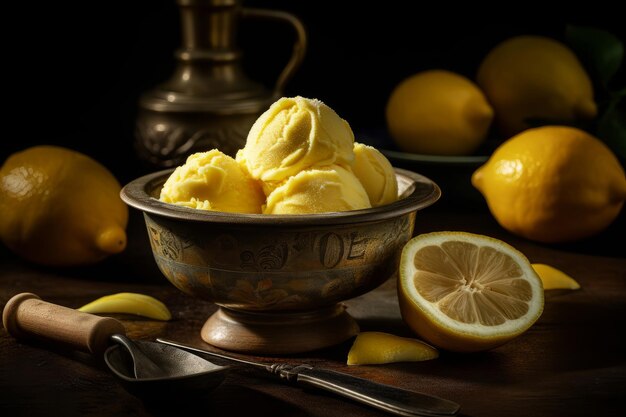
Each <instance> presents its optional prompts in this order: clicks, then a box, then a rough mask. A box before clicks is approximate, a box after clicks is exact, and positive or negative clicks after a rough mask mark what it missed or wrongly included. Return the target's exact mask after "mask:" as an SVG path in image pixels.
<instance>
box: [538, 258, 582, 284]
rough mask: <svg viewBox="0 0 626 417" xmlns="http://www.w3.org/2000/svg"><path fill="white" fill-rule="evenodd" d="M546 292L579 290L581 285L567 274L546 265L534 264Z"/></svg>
mask: <svg viewBox="0 0 626 417" xmlns="http://www.w3.org/2000/svg"><path fill="white" fill-rule="evenodd" d="M532 266H533V269H534V270H535V272H536V273H537V275H539V278H541V282H542V284H543V289H544V290H577V289H579V288H580V284H579V283H578V282H576V281H575V280H574V278H572V277H570V276H569V275H567V274H566V273H565V272H563V271H560V270H558V269H556V268H555V267H553V266H550V265H546V264H532Z"/></svg>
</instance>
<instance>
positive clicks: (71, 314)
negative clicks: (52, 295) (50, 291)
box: [2, 293, 126, 356]
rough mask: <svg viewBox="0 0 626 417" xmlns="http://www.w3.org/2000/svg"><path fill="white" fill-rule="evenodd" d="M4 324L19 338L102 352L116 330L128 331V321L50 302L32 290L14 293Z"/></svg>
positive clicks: (3, 317) (90, 351)
mask: <svg viewBox="0 0 626 417" xmlns="http://www.w3.org/2000/svg"><path fill="white" fill-rule="evenodd" d="M2 323H3V324H4V328H5V329H6V330H7V332H9V334H10V335H12V336H13V337H15V338H18V339H34V340H38V341H41V342H46V343H54V344H55V345H60V346H64V347H69V348H71V349H76V350H80V351H83V352H88V353H92V354H94V355H98V356H101V355H102V354H103V353H104V351H105V349H106V348H107V347H108V346H109V345H110V344H111V342H110V341H109V339H110V337H111V336H112V335H114V334H125V333H126V331H125V329H124V325H123V324H122V323H121V322H119V321H118V320H115V319H113V318H111V317H100V316H96V315H93V314H89V313H83V312H80V311H78V310H74V309H72V308H67V307H63V306H60V305H56V304H52V303H48V302H46V301H43V300H41V299H40V298H39V297H38V296H37V295H35V294H32V293H21V294H17V295H15V296H13V298H11V299H10V300H9V301H8V302H7V304H6V306H5V307H4V311H3V313H2Z"/></svg>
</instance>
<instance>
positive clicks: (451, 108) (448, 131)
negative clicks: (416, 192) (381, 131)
mask: <svg viewBox="0 0 626 417" xmlns="http://www.w3.org/2000/svg"><path fill="white" fill-rule="evenodd" d="M386 118H387V126H388V129H389V133H390V135H391V137H392V138H393V140H394V142H395V143H396V145H397V146H398V148H400V149H401V150H403V151H405V152H413V153H421V154H432V155H467V154H471V153H472V152H474V151H475V150H476V149H477V148H478V147H479V146H480V144H481V143H482V142H483V141H484V140H485V139H486V137H487V133H488V130H489V126H490V125H491V121H492V119H493V110H492V108H491V106H490V105H489V103H488V102H487V99H486V98H485V96H484V94H483V93H482V91H480V89H479V88H478V86H476V85H475V84H474V83H473V82H472V81H471V80H469V79H467V78H465V77H463V76H461V75H459V74H455V73H453V72H450V71H444V70H430V71H424V72H420V73H418V74H415V75H413V76H412V77H409V78H407V79H406V80H404V81H402V82H401V83H400V84H398V86H397V87H396V88H395V89H394V90H393V92H392V93H391V96H390V97H389V100H388V102H387V109H386Z"/></svg>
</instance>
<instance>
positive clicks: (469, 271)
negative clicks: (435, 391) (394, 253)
mask: <svg viewBox="0 0 626 417" xmlns="http://www.w3.org/2000/svg"><path fill="white" fill-rule="evenodd" d="M399 277H400V278H399V280H398V299H399V302H400V311H401V313H402V318H403V319H404V321H405V322H406V323H407V324H408V325H409V327H411V328H412V329H413V330H414V331H415V332H416V333H417V334H418V335H419V336H420V337H421V338H423V339H424V340H426V341H427V342H429V343H431V344H432V345H434V346H437V347H439V348H443V349H447V350H452V351H460V352H472V351H480V350H486V349H491V348H494V347H496V346H499V345H502V344H504V343H506V342H508V341H510V340H512V339H514V338H515V337H517V336H519V335H520V334H522V333H524V332H525V331H526V330H528V328H530V326H532V325H533V323H535V321H536V320H537V319H538V318H539V316H540V315H541V312H542V311H543V304H544V298H543V287H542V284H541V280H540V278H539V276H538V275H537V273H536V272H535V271H534V269H533V268H532V266H531V264H530V262H529V261H528V259H527V258H526V257H525V256H524V255H523V254H522V253H521V252H519V251H517V250H516V249H515V248H513V247H511V246H510V245H508V244H507V243H505V242H502V241H500V240H497V239H493V238H491V237H488V236H483V235H476V234H471V233H464V232H437V233H428V234H423V235H419V236H417V237H415V238H413V239H411V240H410V241H409V242H408V243H407V244H406V245H405V246H404V248H403V250H402V256H401V260H400V270H399Z"/></svg>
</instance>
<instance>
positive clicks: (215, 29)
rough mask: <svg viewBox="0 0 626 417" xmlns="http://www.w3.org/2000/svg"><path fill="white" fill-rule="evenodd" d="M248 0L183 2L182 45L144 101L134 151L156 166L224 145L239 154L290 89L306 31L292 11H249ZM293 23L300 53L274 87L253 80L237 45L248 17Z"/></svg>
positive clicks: (294, 54) (303, 49) (180, 2)
mask: <svg viewBox="0 0 626 417" xmlns="http://www.w3.org/2000/svg"><path fill="white" fill-rule="evenodd" d="M241 3H242V2H241V0H177V4H178V6H179V10H180V16H181V22H182V47H181V48H180V49H179V50H178V51H177V52H176V53H175V56H176V59H177V60H178V65H177V67H176V70H175V71H174V74H173V75H172V77H171V78H170V79H169V80H168V81H166V82H165V83H163V84H161V85H158V86H157V87H155V88H153V89H152V90H149V91H147V92H146V93H144V94H143V95H142V96H141V97H140V99H139V111H138V116H137V120H136V126H135V148H136V150H137V153H138V155H139V157H140V158H141V159H142V160H144V161H147V162H148V163H149V164H151V165H154V166H157V167H170V166H174V165H179V164H181V163H182V162H183V161H184V160H185V158H186V157H187V156H188V155H189V154H191V153H193V152H199V151H207V150H210V149H213V148H217V149H219V150H221V151H222V152H224V153H226V154H229V155H231V156H234V155H235V153H236V152H237V150H238V149H240V148H242V147H243V146H244V144H245V141H246V137H247V135H248V131H249V130H250V127H251V126H252V124H253V123H254V121H255V120H256V119H257V118H258V116H259V115H260V114H261V113H262V112H263V111H265V110H266V109H267V108H268V107H269V106H270V105H271V104H272V103H273V102H274V101H275V100H276V99H277V98H278V97H280V96H281V95H282V93H283V90H284V87H285V84H286V83H287V82H288V81H289V79H290V78H291V77H292V76H293V74H294V72H295V71H296V70H297V68H298V67H299V66H300V64H301V63H302V60H303V58H304V54H305V52H306V40H307V39H306V32H305V29H304V26H303V25H302V22H301V21H300V20H299V19H298V18H297V17H295V16H294V15H292V14H289V13H286V12H283V11H275V10H265V9H252V8H245V7H243V6H242V4H241ZM248 18H255V19H265V20H274V21H280V22H285V23H288V24H290V25H291V26H292V27H293V28H294V29H295V32H296V40H295V43H294V46H293V52H292V55H291V58H290V60H289V61H288V62H287V65H286V66H285V68H284V69H283V71H282V72H281V74H280V76H279V77H278V80H277V81H276V84H275V85H274V87H273V88H272V89H268V88H266V87H265V86H263V85H261V84H259V83H257V82H254V81H252V80H251V79H249V78H248V77H247V76H246V74H245V73H244V72H243V70H242V68H241V52H240V51H239V50H238V49H237V47H236V45H235V39H236V34H237V26H238V24H239V21H240V20H241V19H248Z"/></svg>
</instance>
